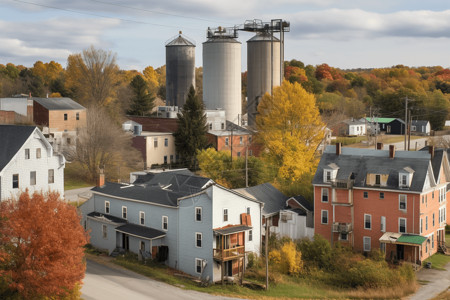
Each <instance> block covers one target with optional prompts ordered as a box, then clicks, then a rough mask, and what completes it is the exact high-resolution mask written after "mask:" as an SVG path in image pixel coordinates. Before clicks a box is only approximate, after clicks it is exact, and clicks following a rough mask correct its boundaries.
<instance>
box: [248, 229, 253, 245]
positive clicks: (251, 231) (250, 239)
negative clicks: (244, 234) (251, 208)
mask: <svg viewBox="0 0 450 300" xmlns="http://www.w3.org/2000/svg"><path fill="white" fill-rule="evenodd" d="M248 241H249V242H251V241H253V230H249V231H248Z"/></svg>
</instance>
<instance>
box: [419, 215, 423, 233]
mask: <svg viewBox="0 0 450 300" xmlns="http://www.w3.org/2000/svg"><path fill="white" fill-rule="evenodd" d="M419 227H420V231H419V232H420V234H422V232H423V219H422V218H420V226H419Z"/></svg>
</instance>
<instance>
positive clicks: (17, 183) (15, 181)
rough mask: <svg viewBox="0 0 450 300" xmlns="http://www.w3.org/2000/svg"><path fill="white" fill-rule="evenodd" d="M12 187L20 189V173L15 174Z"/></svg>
mask: <svg viewBox="0 0 450 300" xmlns="http://www.w3.org/2000/svg"><path fill="white" fill-rule="evenodd" d="M12 188H13V189H18V188H19V174H13V178H12Z"/></svg>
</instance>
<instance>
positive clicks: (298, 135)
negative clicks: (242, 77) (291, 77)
mask: <svg viewBox="0 0 450 300" xmlns="http://www.w3.org/2000/svg"><path fill="white" fill-rule="evenodd" d="M258 113H259V114H258V115H257V117H256V125H257V131H258V139H259V141H260V142H261V143H262V144H263V145H264V148H265V150H266V151H265V155H264V158H265V160H266V161H267V162H268V163H269V164H270V165H272V166H273V167H274V168H276V169H277V170H278V178H279V179H281V180H284V181H287V182H291V183H295V182H298V181H299V180H300V178H301V177H302V176H305V175H308V174H311V173H312V172H314V168H315V166H316V155H315V152H316V149H317V147H318V146H319V144H320V142H321V141H322V139H323V137H324V134H325V131H324V129H325V125H324V124H323V123H322V121H321V118H320V115H319V110H318V109H317V106H316V102H315V97H314V95H313V94H310V93H308V92H306V91H305V90H304V89H303V87H302V86H301V85H300V84H298V83H297V82H295V83H293V84H292V83H289V82H288V81H283V83H282V84H281V86H280V87H276V88H274V89H273V96H270V95H269V94H266V95H265V96H264V97H263V98H262V100H261V102H260V104H259V106H258Z"/></svg>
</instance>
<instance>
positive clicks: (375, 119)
mask: <svg viewBox="0 0 450 300" xmlns="http://www.w3.org/2000/svg"><path fill="white" fill-rule="evenodd" d="M366 119H367V121H369V122H372V121H373V122H378V123H391V122H392V121H394V120H395V118H370V117H367V118H366Z"/></svg>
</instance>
